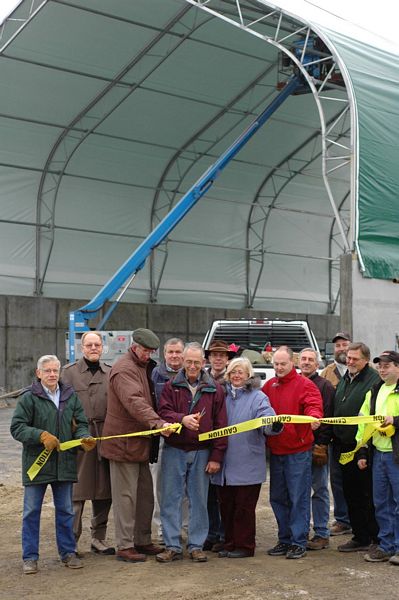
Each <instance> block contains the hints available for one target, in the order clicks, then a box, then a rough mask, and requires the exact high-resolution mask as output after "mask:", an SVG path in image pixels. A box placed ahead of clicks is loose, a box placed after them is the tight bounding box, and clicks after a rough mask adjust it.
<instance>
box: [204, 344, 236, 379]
mask: <svg viewBox="0 0 399 600" xmlns="http://www.w3.org/2000/svg"><path fill="white" fill-rule="evenodd" d="M235 355H236V352H234V351H233V350H230V347H229V345H228V343H227V342H225V341H224V340H213V342H211V343H210V345H209V348H208V350H205V358H206V359H207V361H208V362H209V364H210V367H208V369H207V371H208V373H209V375H210V376H211V377H212V379H213V380H214V381H216V382H217V383H224V374H225V373H226V367H227V363H228V362H229V360H231V359H232V358H234V357H235Z"/></svg>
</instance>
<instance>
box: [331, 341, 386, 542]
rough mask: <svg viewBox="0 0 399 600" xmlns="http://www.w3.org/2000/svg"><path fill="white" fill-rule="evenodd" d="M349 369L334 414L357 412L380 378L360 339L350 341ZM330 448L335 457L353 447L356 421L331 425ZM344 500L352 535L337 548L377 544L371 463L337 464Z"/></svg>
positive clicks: (353, 414) (335, 415)
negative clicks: (368, 465)
mask: <svg viewBox="0 0 399 600" xmlns="http://www.w3.org/2000/svg"><path fill="white" fill-rule="evenodd" d="M346 361H347V364H348V370H347V372H346V373H345V375H344V376H343V377H342V379H341V381H340V382H339V384H338V386H337V389H336V392H335V399H334V417H349V416H355V415H358V414H359V411H360V408H361V406H362V404H363V402H364V398H365V396H366V394H367V392H368V391H370V390H371V388H372V387H373V386H374V385H375V384H377V383H379V382H380V381H381V379H380V376H379V374H378V373H377V371H376V370H375V369H373V367H371V366H370V365H369V361H370V349H369V348H368V346H366V344H363V343H362V342H356V343H351V344H350V345H349V347H348V350H347V354H346ZM333 433H334V436H333V452H334V455H335V457H336V459H338V458H339V456H340V454H341V453H342V452H350V451H352V450H354V448H355V447H356V433H357V425H334V427H333ZM340 468H341V472H342V483H343V490H344V495H345V500H346V503H347V505H348V511H349V519H350V524H351V527H352V533H353V537H352V539H351V540H349V541H348V542H346V544H341V545H340V546H338V550H339V551H340V552H358V551H367V550H368V548H369V545H370V544H378V525H377V522H376V520H375V515H374V505H373V493H372V475H371V469H370V467H367V468H366V469H364V470H360V469H359V468H358V466H357V464H356V461H354V460H351V461H350V462H348V463H347V464H345V465H340Z"/></svg>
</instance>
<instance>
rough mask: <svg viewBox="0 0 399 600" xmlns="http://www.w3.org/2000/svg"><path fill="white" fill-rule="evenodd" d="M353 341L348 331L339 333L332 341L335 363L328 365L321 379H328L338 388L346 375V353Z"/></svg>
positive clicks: (321, 374)
mask: <svg viewBox="0 0 399 600" xmlns="http://www.w3.org/2000/svg"><path fill="white" fill-rule="evenodd" d="M351 341H352V337H351V335H350V334H349V333H348V332H347V331H339V332H338V333H336V334H335V335H334V337H333V339H332V342H333V344H334V362H333V363H331V364H330V365H327V366H326V368H325V369H323V371H322V372H321V373H320V376H321V377H324V378H325V379H328V381H330V382H331V383H332V384H333V386H334V387H335V388H336V387H337V385H338V383H339V381H340V380H341V377H343V376H344V375H345V373H346V369H347V366H346V352H347V350H348V346H349V344H350V343H351Z"/></svg>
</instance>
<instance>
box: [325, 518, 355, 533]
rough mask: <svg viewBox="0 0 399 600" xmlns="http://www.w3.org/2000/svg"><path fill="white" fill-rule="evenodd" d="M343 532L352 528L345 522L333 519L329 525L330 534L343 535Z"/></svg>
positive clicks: (350, 531) (348, 531)
mask: <svg viewBox="0 0 399 600" xmlns="http://www.w3.org/2000/svg"><path fill="white" fill-rule="evenodd" d="M345 533H352V528H351V526H350V525H347V524H346V523H341V522H339V521H334V523H333V524H332V525H331V527H330V535H344V534H345Z"/></svg>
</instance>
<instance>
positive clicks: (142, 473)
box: [101, 328, 169, 563]
mask: <svg viewBox="0 0 399 600" xmlns="http://www.w3.org/2000/svg"><path fill="white" fill-rule="evenodd" d="M158 347H159V339H158V337H157V336H156V335H155V333H153V332H152V331H150V330H149V329H143V328H140V329H136V330H135V331H134V332H133V343H132V345H131V347H130V348H129V350H128V351H127V353H126V354H124V355H123V356H122V357H121V358H120V359H119V360H117V361H116V363H115V364H114V365H113V367H112V369H111V372H110V375H109V386H108V405H107V416H106V418H105V423H104V430H103V436H111V435H119V434H124V433H133V432H138V431H147V430H149V429H160V428H161V427H164V426H165V425H166V424H167V423H165V420H164V419H161V417H159V415H158V414H157V413H156V412H155V406H156V403H155V395H154V390H153V386H152V381H151V371H152V369H153V368H154V367H155V364H156V363H155V362H154V361H153V360H151V354H152V353H153V351H154V350H156V349H157V348H158ZM168 433H169V432H165V433H164V435H167V434H168ZM151 442H152V440H151V437H128V438H114V439H110V440H104V441H103V445H102V449H101V453H102V455H103V456H104V457H105V458H108V459H109V464H110V475H111V490H112V506H113V512H114V522H115V540H116V545H117V552H116V558H117V559H118V560H123V561H125V562H132V563H134V562H143V561H145V560H146V557H147V556H146V555H155V554H158V552H160V551H161V550H162V548H160V547H157V546H155V545H154V544H152V542H151V519H152V513H153V509H154V493H153V487H152V478H151V473H150V468H149V458H150V449H151Z"/></svg>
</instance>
